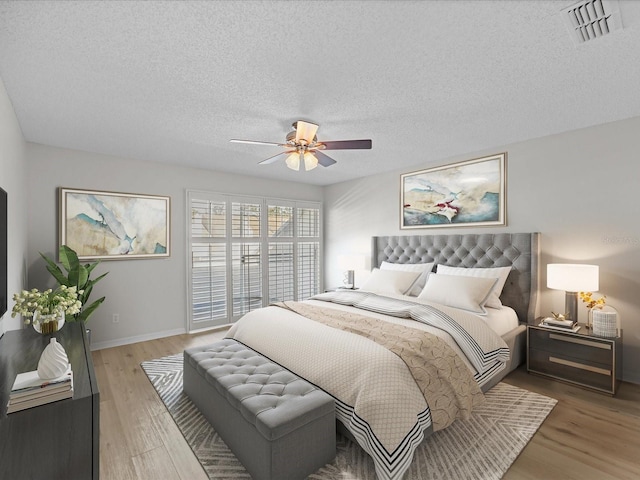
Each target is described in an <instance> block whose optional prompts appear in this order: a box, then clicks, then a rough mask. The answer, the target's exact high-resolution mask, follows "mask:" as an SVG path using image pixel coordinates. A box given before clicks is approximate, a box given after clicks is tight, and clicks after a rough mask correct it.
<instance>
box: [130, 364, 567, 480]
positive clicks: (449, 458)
mask: <svg viewBox="0 0 640 480" xmlns="http://www.w3.org/2000/svg"><path fill="white" fill-rule="evenodd" d="M142 368H143V369H144V370H145V372H146V374H147V376H148V377H149V379H150V380H151V383H152V384H153V386H154V387H155V389H156V391H157V392H158V395H160V398H161V399H162V401H163V402H164V404H165V405H166V407H167V409H168V410H169V412H170V413H171V416H172V417H173V419H174V420H175V422H176V424H177V425H178V427H179V428H180V430H181V431H182V434H183V435H184V437H185V439H186V440H187V442H188V443H189V445H190V446H191V449H192V450H193V452H194V453H195V455H196V457H197V458H198V460H199V461H200V463H201V464H202V467H203V468H204V470H205V472H206V473H207V474H208V476H209V478H211V479H225V480H236V479H247V480H250V478H251V477H250V476H249V474H248V473H247V472H246V470H245V469H244V468H243V467H242V464H241V463H240V462H239V461H238V460H237V459H236V457H235V456H234V455H233V453H231V451H230V450H229V449H228V448H227V446H226V445H225V443H224V442H223V441H222V439H221V438H220V437H219V436H218V434H217V433H216V432H215V431H214V430H213V428H211V426H210V425H209V423H208V422H207V420H206V419H205V418H204V417H203V416H202V415H200V412H199V411H198V409H197V408H196V407H195V406H194V405H193V403H191V401H190V400H189V398H188V397H187V396H186V395H185V394H184V393H183V392H182V354H178V355H172V356H169V357H164V358H160V359H157V360H152V361H149V362H144V363H142ZM486 397H487V401H486V402H485V403H484V404H483V405H482V406H481V407H480V408H478V409H476V410H475V411H474V414H473V415H472V418H471V419H470V420H468V421H464V422H463V421H458V422H455V423H454V424H453V425H451V426H450V427H449V428H447V429H445V430H442V431H439V432H436V433H435V434H434V435H432V436H431V437H429V438H428V439H426V440H425V441H424V442H423V443H422V445H420V447H419V448H418V449H417V450H416V453H415V458H414V461H413V464H412V465H411V468H410V469H409V471H408V473H407V475H406V476H405V480H423V479H442V480H445V479H450V480H461V479H474V480H479V479H482V480H485V479H486V480H489V479H500V478H502V476H503V475H504V474H505V472H506V471H507V470H508V468H509V467H510V466H511V464H512V463H513V462H514V460H515V459H516V457H517V456H518V455H519V454H520V452H521V451H522V450H523V449H524V447H525V446H526V445H527V443H528V442H529V440H531V437H533V435H534V434H535V433H536V431H537V430H538V428H539V427H540V425H541V424H542V422H544V420H545V418H546V417H547V415H548V414H549V413H550V412H551V410H553V407H554V406H555V404H556V403H557V400H554V399H553V398H549V397H545V396H543V395H539V394H537V393H533V392H529V391H527V390H523V389H521V388H518V387H514V386H511V385H508V384H506V383H500V384H498V385H497V386H495V387H494V388H493V389H491V390H490V391H489V392H488V393H487V395H486ZM375 478H376V476H375V471H374V467H373V461H372V460H371V459H370V457H369V456H368V455H367V454H366V453H365V452H364V450H362V449H361V448H360V447H359V446H358V445H357V444H356V443H353V442H351V441H350V440H348V439H346V438H344V437H342V436H338V449H337V456H336V459H335V460H334V461H333V463H331V464H328V465H326V466H324V467H323V468H321V469H320V470H318V471H317V472H316V473H315V474H313V475H311V476H310V477H309V479H310V480H368V479H372V480H375Z"/></svg>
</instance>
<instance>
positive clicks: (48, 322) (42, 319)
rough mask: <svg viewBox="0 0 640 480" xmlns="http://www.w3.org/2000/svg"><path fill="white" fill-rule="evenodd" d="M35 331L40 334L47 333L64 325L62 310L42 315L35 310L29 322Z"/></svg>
mask: <svg viewBox="0 0 640 480" xmlns="http://www.w3.org/2000/svg"><path fill="white" fill-rule="evenodd" d="M31 323H32V324H33V328H35V330H36V332H38V333H41V334H42V335H49V334H51V333H55V332H57V331H58V330H60V329H61V328H62V327H63V325H64V312H59V313H51V314H48V315H43V314H41V313H39V312H38V311H37V310H36V311H35V312H34V313H33V320H32V322H31Z"/></svg>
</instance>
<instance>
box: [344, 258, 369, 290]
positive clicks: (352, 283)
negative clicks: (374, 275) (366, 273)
mask: <svg viewBox="0 0 640 480" xmlns="http://www.w3.org/2000/svg"><path fill="white" fill-rule="evenodd" d="M338 265H339V266H340V268H341V269H343V270H344V271H345V272H344V279H343V284H344V285H343V286H342V288H349V289H355V288H356V280H355V276H356V274H355V272H356V270H365V269H366V259H365V257H364V255H340V256H338Z"/></svg>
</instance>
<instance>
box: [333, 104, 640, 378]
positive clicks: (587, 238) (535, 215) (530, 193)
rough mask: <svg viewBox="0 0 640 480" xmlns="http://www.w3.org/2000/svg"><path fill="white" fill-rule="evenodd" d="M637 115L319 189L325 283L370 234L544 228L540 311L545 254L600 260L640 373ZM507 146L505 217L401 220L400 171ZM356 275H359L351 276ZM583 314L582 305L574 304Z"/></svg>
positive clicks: (364, 247) (548, 295) (548, 300)
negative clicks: (412, 226) (414, 225)
mask: <svg viewBox="0 0 640 480" xmlns="http://www.w3.org/2000/svg"><path fill="white" fill-rule="evenodd" d="M638 132H640V117H638V118H633V119H629V120H625V121H620V122H615V123H610V124H606V125H600V126H597V127H592V128H587V129H582V130H578V131H574V132H568V133H564V134H560V135H554V136H550V137H545V138H541V139H536V140H531V141H526V142H521V143H516V144H512V145H506V146H496V147H495V148H493V149H491V150H490V151H485V152H475V153H470V154H469V155H464V156H460V157H455V158H446V159H433V158H429V157H428V156H427V155H426V154H425V158H424V160H423V162H422V163H420V161H419V159H418V160H417V162H416V166H415V168H413V169H411V168H409V169H403V170H402V171H396V172H392V173H388V174H381V175H374V176H371V177H368V178H364V179H360V180H354V181H349V182H345V183H341V184H336V185H332V186H329V187H327V188H326V189H325V235H326V240H325V252H326V256H325V259H326V261H325V279H326V280H325V283H326V284H327V285H339V284H340V283H341V280H342V273H341V272H340V269H339V268H338V267H337V265H336V263H335V259H336V258H337V256H338V255H339V254H341V253H348V254H353V253H364V254H366V255H370V248H371V247H370V237H371V236H373V235H410V234H423V235H424V234H429V233H433V234H448V233H470V232H474V233H476V232H502V231H504V232H531V231H536V232H541V234H542V238H541V243H542V245H541V250H542V255H541V296H540V302H539V307H540V308H539V311H540V313H541V314H548V313H549V312H550V311H551V310H552V309H553V310H555V311H558V310H562V309H563V307H564V292H561V291H552V290H548V289H547V288H546V264H548V263H559V262H567V263H593V264H597V265H599V266H600V293H601V294H606V296H607V300H608V303H609V304H610V305H612V306H614V307H615V308H616V309H617V310H618V311H619V313H620V315H621V320H622V327H623V329H624V352H623V357H624V361H623V375H624V379H625V380H628V381H632V382H635V383H640V297H639V295H638V294H639V292H640V222H639V220H640V201H639V200H638V190H639V189H640V164H639V163H638V158H639V153H638V152H640V135H639V134H638ZM503 151H506V152H507V153H508V168H507V172H508V182H507V188H508V194H507V220H508V225H507V226H506V227H494V228H484V229H470V228H466V229H465V228H439V229H438V228H432V229H419V230H400V227H399V225H400V217H399V215H400V213H399V212H400V208H399V202H400V193H399V192H400V174H401V173H407V172H411V171H413V170H420V169H423V168H428V167H430V166H436V165H444V164H448V163H452V162H456V161H460V160H467V159H471V158H477V157H481V156H483V155H485V154H493V153H499V152H503ZM356 282H358V279H357V278H356ZM579 310H580V314H581V315H582V317H581V321H584V319H585V318H586V308H584V307H583V306H582V304H580V306H579Z"/></svg>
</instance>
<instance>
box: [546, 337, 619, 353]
mask: <svg viewBox="0 0 640 480" xmlns="http://www.w3.org/2000/svg"><path fill="white" fill-rule="evenodd" d="M549 338H551V339H552V340H560V341H561V342H569V343H579V344H580V345H586V346H588V347H596V348H602V349H604V350H611V344H610V343H601V342H591V341H589V340H584V339H582V338H575V337H565V336H564V335H557V334H555V333H550V334H549Z"/></svg>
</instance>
